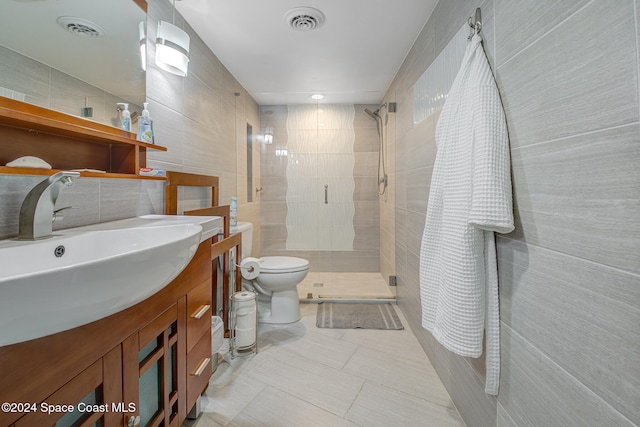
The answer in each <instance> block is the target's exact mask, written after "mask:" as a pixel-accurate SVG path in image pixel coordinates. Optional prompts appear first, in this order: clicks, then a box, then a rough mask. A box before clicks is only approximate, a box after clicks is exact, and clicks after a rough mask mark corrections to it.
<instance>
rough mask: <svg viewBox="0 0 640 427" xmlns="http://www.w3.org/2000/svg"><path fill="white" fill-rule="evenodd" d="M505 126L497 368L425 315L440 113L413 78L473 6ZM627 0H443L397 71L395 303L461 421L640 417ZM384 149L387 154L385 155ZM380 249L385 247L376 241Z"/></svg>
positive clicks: (635, 102)
mask: <svg viewBox="0 0 640 427" xmlns="http://www.w3.org/2000/svg"><path fill="white" fill-rule="evenodd" d="M478 6H479V7H481V8H482V17H483V30H482V33H483V37H484V43H483V44H484V48H485V51H486V53H487V56H488V57H489V61H490V64H491V66H492V68H493V70H494V74H495V75H496V80H497V83H498V87H499V89H500V92H501V96H502V101H503V105H504V108H505V113H506V118H507V122H508V127H509V135H510V143H511V161H512V174H513V184H514V204H515V206H514V207H515V215H516V230H515V231H514V232H513V233H511V234H508V235H504V236H500V237H499V238H498V242H497V244H498V267H499V275H500V309H501V334H502V337H501V347H502V365H501V368H502V373H501V380H500V392H499V395H498V396H497V398H496V397H492V396H488V395H486V394H485V393H484V367H483V365H484V361H483V360H476V359H470V358H462V357H459V356H456V355H453V354H452V353H450V352H449V351H447V350H446V349H444V348H443V347H442V346H441V345H440V344H438V343H437V342H436V341H435V340H434V339H433V337H432V336H431V335H430V334H429V333H428V332H427V331H426V330H424V329H422V327H421V326H420V323H421V311H420V296H419V295H420V294H419V280H418V277H419V273H418V271H419V255H420V240H421V237H422V231H423V228H424V219H425V213H426V209H427V201H428V194H429V186H430V177H431V173H432V169H433V163H434V159H435V154H436V147H435V127H436V123H437V120H438V113H436V114H434V115H432V116H431V117H430V118H428V119H427V120H425V121H423V122H421V123H419V124H417V125H415V126H414V124H413V120H412V119H413V117H412V116H413V86H414V84H415V83H416V81H417V80H418V78H419V77H420V76H421V75H422V74H423V73H424V72H425V70H426V69H427V68H428V67H429V65H430V64H431V63H432V62H433V61H434V59H435V58H436V57H437V55H438V54H439V53H440V52H441V51H442V50H443V48H444V47H445V46H446V45H447V44H448V43H449V41H450V40H451V39H452V38H453V36H454V35H455V34H456V32H457V31H458V30H459V29H460V28H461V25H462V24H464V22H465V21H466V20H467V17H469V16H472V15H473V14H474V11H475V8H476V7H478ZM639 9H640V1H638V0H635V1H634V0H598V1H588V0H583V1H577V0H576V1H572V2H556V1H551V0H545V1H539V2H514V1H510V0H485V1H468V0H447V1H440V2H439V3H438V5H437V6H436V8H435V10H434V12H433V14H432V16H431V17H430V18H429V20H428V21H427V23H426V25H425V27H424V28H423V30H422V32H421V34H420V35H419V37H418V38H417V40H416V43H415V44H414V46H413V48H412V49H411V51H410V52H409V54H408V56H407V58H406V60H405V62H404V64H403V65H402V67H401V69H400V71H399V72H398V74H397V75H396V77H395V80H394V82H393V83H392V85H391V87H390V89H389V91H388V92H387V94H386V97H385V101H396V102H397V103H398V104H397V106H398V112H397V113H396V114H395V116H391V115H390V117H391V120H393V121H394V122H393V124H392V126H395V132H394V133H393V134H390V136H389V138H388V142H389V144H388V146H389V147H390V149H392V150H394V152H395V162H394V165H395V168H393V169H392V170H391V174H390V177H391V183H392V185H391V190H392V193H393V195H394V197H393V198H391V199H389V200H390V202H389V201H388V202H387V203H394V207H395V209H394V212H393V214H395V219H394V218H393V216H392V214H391V213H390V212H388V209H387V207H386V206H385V205H384V204H383V203H381V209H382V210H381V211H382V212H384V211H387V213H386V214H384V215H383V217H382V220H381V227H382V229H383V230H384V229H385V228H386V229H390V228H391V224H390V223H391V222H392V221H393V224H394V226H395V242H396V243H395V247H394V251H395V256H394V257H395V261H396V271H397V274H398V280H399V285H398V290H397V294H398V300H399V306H400V308H401V309H402V310H403V312H404V314H405V315H406V317H407V319H408V321H409V322H410V325H411V327H412V329H413V330H414V331H415V333H416V335H417V336H418V339H419V341H420V342H421V344H422V346H423V348H424V349H425V352H426V353H427V354H428V356H429V358H430V359H431V361H432V362H433V365H434V366H435V368H436V370H437V371H438V374H439V375H440V377H441V379H442V380H443V382H444V384H445V386H446V387H447V389H448V390H449V393H450V395H451V397H452V399H453V401H454V403H455V405H456V407H457V408H458V410H459V411H460V413H461V415H462V417H463V418H464V419H465V422H466V423H467V425H468V426H470V427H473V426H495V425H498V426H605V425H607V426H609V425H637V424H640V406H638V401H639V399H640V375H639V374H638V366H640V335H639V332H638V325H640V263H639V262H638V260H639V259H640V215H638V212H640V168H638V164H639V162H640V129H639V125H640V109H639V99H640V97H639V87H638V80H639V67H638V57H639V55H638V47H637V46H638V43H637V40H638V35H639V34H640V28H639V27H638V21H639V20H638V18H639V17H640V15H639V13H640V10H639ZM392 156H393V155H390V157H392ZM382 246H383V247H384V245H382Z"/></svg>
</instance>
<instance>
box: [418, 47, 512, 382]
mask: <svg viewBox="0 0 640 427" xmlns="http://www.w3.org/2000/svg"><path fill="white" fill-rule="evenodd" d="M481 42H482V39H481V38H480V36H479V35H474V36H473V38H472V39H471V41H469V43H468V45H467V49H466V52H465V54H464V58H463V60H462V66H461V68H460V71H459V72H458V75H457V76H456V78H455V80H454V82H453V85H452V86H451V90H450V91H449V95H448V97H447V100H446V102H445V104H444V106H443V108H442V112H441V114H440V119H439V121H438V125H437V129H436V145H437V148H438V151H437V155H436V160H435V165H434V168H433V176H432V179H431V189H430V192H429V205H428V209H427V218H426V223H425V228H424V234H423V237H422V247H421V253H420V296H421V301H422V326H423V327H424V328H425V329H427V330H429V331H430V332H431V333H432V334H433V336H434V337H435V338H436V339H437V340H438V341H439V342H440V343H441V344H442V345H443V346H444V347H446V348H447V349H448V350H450V351H452V352H454V353H456V354H459V355H461V356H466V357H480V356H481V355H482V342H483V332H484V330H485V328H486V352H487V353H486V367H487V373H486V375H487V376H486V383H485V391H486V393H489V394H497V393H498V387H499V377H500V330H499V326H500V318H499V315H500V314H499V310H500V307H499V303H498V275H497V259H496V247H495V237H494V232H498V233H508V232H510V231H512V230H513V228H514V226H513V203H512V193H511V174H510V160H509V139H508V133H507V126H506V121H505V117H504V111H503V109H502V104H501V102H500V94H499V93H498V88H497V86H496V83H495V80H494V78H493V74H492V73H491V68H490V67H489V64H488V62H487V58H486V56H485V53H484V50H483V49H482V43H481Z"/></svg>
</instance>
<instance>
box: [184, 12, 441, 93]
mask: <svg viewBox="0 0 640 427" xmlns="http://www.w3.org/2000/svg"><path fill="white" fill-rule="evenodd" d="M436 3H437V0H401V1H397V0H306V1H304V2H303V3H301V1H300V0H269V1H265V0H242V1H240V0H183V1H179V2H176V8H177V10H178V11H179V12H180V13H181V14H182V16H184V17H185V19H186V20H187V22H188V23H189V25H191V27H192V28H193V29H194V30H195V31H196V33H198V35H199V36H200V37H201V38H202V39H203V40H204V42H205V43H206V44H207V46H208V47H209V48H210V49H211V50H212V51H213V52H214V53H215V54H216V56H217V57H218V58H219V59H220V61H221V62H222V63H223V64H224V65H225V66H226V67H227V69H228V70H229V71H230V72H231V73H232V74H233V76H234V77H235V78H236V79H237V80H238V81H239V82H240V83H241V84H242V86H243V87H244V88H245V89H246V90H247V91H248V92H249V93H250V94H251V96H253V98H254V99H255V100H256V101H257V102H258V104H260V105H282V104H305V103H315V102H317V101H314V100H312V99H311V98H310V94H311V93H313V92H319V93H322V94H324V95H325V98H324V99H323V100H322V101H320V102H321V103H354V104H377V103H380V102H381V101H382V98H383V96H384V94H385V92H386V91H387V89H388V88H389V85H390V84H391V82H392V80H393V78H394V76H395V74H396V73H397V71H398V69H399V68H400V65H401V64H402V62H403V61H404V59H405V57H406V56H407V53H408V52H409V49H410V48H411V46H412V45H413V43H414V42H415V40H416V38H417V36H418V34H419V33H420V31H421V29H422V27H423V26H424V24H425V23H426V21H427V19H428V18H429V16H430V15H431V12H432V11H433V8H434V7H435V4H436ZM300 6H308V7H313V8H316V9H319V10H320V11H321V12H322V13H323V14H324V17H325V20H324V23H323V24H322V25H320V26H318V27H317V28H316V29H315V30H312V31H296V30H294V29H292V28H291V27H290V26H289V25H288V23H287V22H286V21H285V19H284V15H285V14H286V13H287V11H289V10H290V9H293V8H296V7H300Z"/></svg>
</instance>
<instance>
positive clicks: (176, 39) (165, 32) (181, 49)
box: [156, 0, 191, 77]
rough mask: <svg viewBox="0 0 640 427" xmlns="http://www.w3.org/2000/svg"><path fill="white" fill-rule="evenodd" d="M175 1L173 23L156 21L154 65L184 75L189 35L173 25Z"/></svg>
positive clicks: (174, 11)
mask: <svg viewBox="0 0 640 427" xmlns="http://www.w3.org/2000/svg"><path fill="white" fill-rule="evenodd" d="M175 22H176V3H175V0H174V2H173V24H170V23H168V22H166V21H160V22H158V35H157V37H156V65H157V66H158V67H160V68H162V69H163V70H165V71H168V72H170V73H173V74H177V75H178V76H182V77H186V76H187V70H188V68H189V42H190V41H191V40H190V38H189V35H188V34H187V33H186V32H184V30H182V29H180V28H178V27H176V26H175Z"/></svg>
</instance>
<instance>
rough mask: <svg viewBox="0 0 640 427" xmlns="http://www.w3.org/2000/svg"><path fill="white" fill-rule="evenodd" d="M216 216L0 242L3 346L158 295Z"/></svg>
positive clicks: (134, 221)
mask: <svg viewBox="0 0 640 427" xmlns="http://www.w3.org/2000/svg"><path fill="white" fill-rule="evenodd" d="M217 220H218V218H217V217H177V216H167V217H164V216H157V215H155V216H147V217H139V218H131V219H127V220H122V221H113V222H109V223H102V224H97V225H92V226H87V227H79V228H76V229H67V230H61V231H58V232H56V233H55V234H56V235H55V236H54V237H53V238H50V239H46V240H39V241H31V242H25V241H16V240H4V241H0V346H4V345H9V344H14V343H18V342H23V341H27V340H30V339H34V338H39V337H42V336H45V335H50V334H53V333H56V332H61V331H64V330H68V329H71V328H74V327H77V326H81V325H84V324H87V323H90V322H93V321H95V320H98V319H101V318H104V317H107V316H109V315H111V314H114V313H117V312H118V311H121V310H124V309H126V308H128V307H131V306H132V305H134V304H136V303H138V302H140V301H142V300H144V299H146V298H147V297H149V296H151V295H153V294H154V293H156V292H157V291H159V290H160V289H162V288H163V287H164V286H166V285H167V284H168V283H169V282H171V280H173V279H174V278H175V277H176V276H177V275H178V274H179V273H180V272H181V271H182V270H183V269H184V268H185V267H186V266H187V264H188V263H189V261H190V260H191V258H192V257H193V255H194V253H195V251H196V249H197V247H198V245H199V243H200V242H201V241H202V240H204V239H205V238H206V237H210V235H211V234H213V233H216V232H217V230H218V224H219V221H217ZM203 227H204V228H205V229H206V233H207V235H208V236H203ZM62 248H64V249H62ZM63 251H64V254H62V255H61V256H57V255H60V253H61V252H63Z"/></svg>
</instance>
